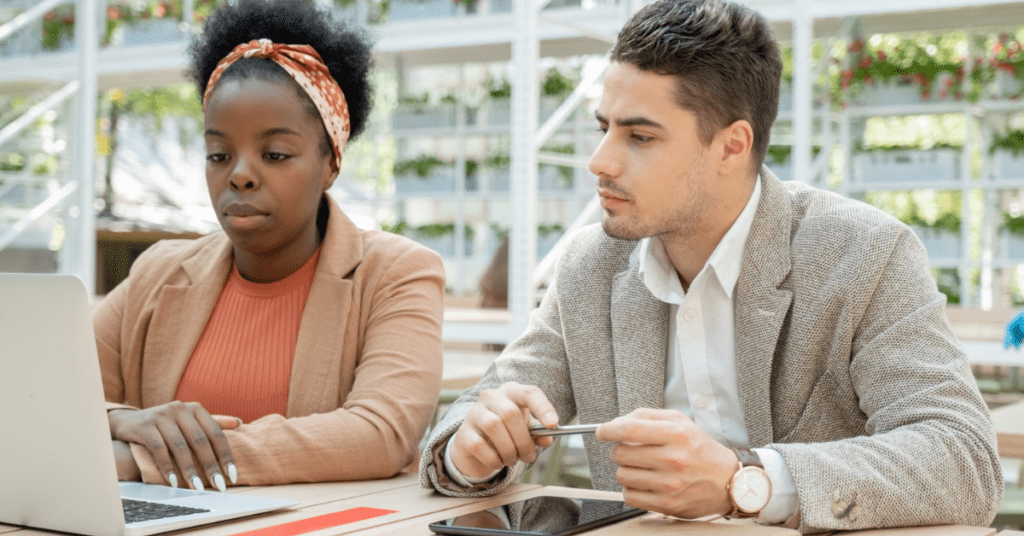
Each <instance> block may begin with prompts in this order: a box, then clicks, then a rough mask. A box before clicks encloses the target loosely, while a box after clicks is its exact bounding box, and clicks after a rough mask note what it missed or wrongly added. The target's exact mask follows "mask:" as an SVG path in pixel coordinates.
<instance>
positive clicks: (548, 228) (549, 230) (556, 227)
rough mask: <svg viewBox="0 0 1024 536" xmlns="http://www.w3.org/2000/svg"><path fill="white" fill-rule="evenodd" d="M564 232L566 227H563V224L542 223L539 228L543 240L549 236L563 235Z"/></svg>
mask: <svg viewBox="0 0 1024 536" xmlns="http://www.w3.org/2000/svg"><path fill="white" fill-rule="evenodd" d="M564 232H565V227H562V224H560V223H549V224H543V223H542V224H540V225H538V226H537V234H538V235H540V236H541V237H542V238H546V237H547V236H548V235H551V234H562V233H564Z"/></svg>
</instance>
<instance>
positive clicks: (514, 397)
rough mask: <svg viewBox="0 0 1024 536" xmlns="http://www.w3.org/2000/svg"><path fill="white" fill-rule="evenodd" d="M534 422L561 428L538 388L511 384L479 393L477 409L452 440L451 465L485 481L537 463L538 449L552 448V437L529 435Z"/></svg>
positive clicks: (475, 407)
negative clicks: (518, 466)
mask: <svg viewBox="0 0 1024 536" xmlns="http://www.w3.org/2000/svg"><path fill="white" fill-rule="evenodd" d="M531 418H533V419H536V420H537V421H539V422H540V423H541V424H542V425H544V426H545V427H547V428H552V427H554V426H557V425H558V414H557V413H555V408H554V407H553V406H552V405H551V402H549V401H548V397H546V396H544V393H543V392H542V391H541V390H540V389H539V388H537V387H534V386H532V385H521V384H518V383H515V382H508V383H506V384H504V385H502V386H501V387H499V388H497V389H487V390H484V391H483V392H482V393H480V399H479V400H478V401H477V403H476V405H475V406H473V408H472V409H470V410H469V413H467V414H466V420H465V421H463V422H462V426H460V427H459V429H458V430H457V431H456V432H455V436H454V437H452V439H451V441H452V445H451V456H452V463H454V464H455V467H457V468H458V469H459V471H460V472H461V473H462V474H463V475H465V476H468V477H470V478H484V477H487V476H489V475H491V474H494V473H495V472H497V471H498V470H500V469H501V468H502V467H512V466H513V465H515V464H516V462H517V461H519V460H522V461H524V462H526V463H532V462H533V461H534V460H535V459H537V451H536V447H538V446H539V447H549V446H551V443H552V442H553V441H554V439H553V438H551V437H538V438H534V437H532V436H531V435H530V431H529V426H530V420H531Z"/></svg>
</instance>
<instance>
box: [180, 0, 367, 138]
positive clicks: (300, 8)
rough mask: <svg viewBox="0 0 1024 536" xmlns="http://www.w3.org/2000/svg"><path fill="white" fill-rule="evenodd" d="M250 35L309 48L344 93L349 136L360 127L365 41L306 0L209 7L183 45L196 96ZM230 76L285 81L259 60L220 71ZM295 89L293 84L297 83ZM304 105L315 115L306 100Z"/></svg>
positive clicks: (267, 0)
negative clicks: (211, 10)
mask: <svg viewBox="0 0 1024 536" xmlns="http://www.w3.org/2000/svg"><path fill="white" fill-rule="evenodd" d="M253 39H270V40H271V41H273V42H275V43H286V44H294V45H310V46H312V47H313V49H314V50H316V51H317V53H318V54H320V57H321V58H323V60H324V63H325V64H326V65H327V68H328V69H329V70H330V72H331V76H332V77H334V79H335V80H336V81H337V82H338V85H339V86H340V87H341V90H342V92H343V93H344V94H345V100H346V101H347V102H348V109H349V122H350V123H351V132H350V134H349V139H352V138H355V137H356V136H358V135H359V134H360V133H361V132H362V131H363V128H364V127H365V126H366V119H367V117H368V116H369V115H370V108H371V107H372V105H373V103H372V99H371V94H370V82H369V79H368V75H369V72H370V68H371V67H372V66H373V53H372V50H371V42H370V39H369V37H368V36H367V35H366V33H365V32H364V31H362V30H358V29H354V28H351V27H349V26H347V25H345V24H343V23H342V22H340V21H336V20H334V19H333V18H332V17H331V16H330V14H328V13H326V12H324V11H321V10H319V9H317V8H316V7H315V6H314V5H313V3H312V2H310V1H309V0H239V2H237V3H232V4H227V5H225V6H224V7H221V8H219V9H218V10H217V11H215V12H214V13H213V14H212V15H211V16H210V18H209V19H207V20H206V23H205V25H204V26H203V32H202V33H201V34H200V35H199V36H197V37H196V38H195V39H194V40H193V41H192V43H191V45H190V46H189V52H188V54H189V69H188V75H189V77H190V78H191V79H192V81H193V82H195V84H196V86H197V87H198V88H199V95H200V96H201V95H203V94H204V93H205V92H206V85H207V83H208V82H209V80H210V75H211V74H213V70H214V69H215V68H216V67H217V63H218V62H220V60H222V59H223V58H224V57H225V56H227V55H228V54H229V53H230V52H231V51H232V50H233V49H234V48H235V47H236V46H238V45H240V44H242V43H248V42H249V41H252V40H253ZM235 77H242V78H246V77H256V78H260V79H266V80H271V79H281V78H287V79H289V80H291V77H290V76H288V74H287V73H286V72H285V71H284V69H283V68H281V67H280V66H279V65H277V64H276V63H273V62H271V61H269V60H259V59H251V60H242V61H239V62H237V63H235V64H233V65H232V66H231V67H230V68H228V70H227V72H225V73H224V78H225V79H229V78H235ZM295 87H296V88H298V87H299V86H298V84H297V83H296V84H295ZM300 91H301V90H300ZM303 96H304V97H305V94H303ZM306 98H307V100H309V99H308V97H306ZM308 105H309V107H310V110H311V112H312V113H313V114H314V115H317V114H316V108H315V107H313V101H312V100H309V102H308ZM317 117H319V115H317Z"/></svg>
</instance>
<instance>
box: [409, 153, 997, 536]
mask: <svg viewBox="0 0 1024 536" xmlns="http://www.w3.org/2000/svg"><path fill="white" fill-rule="evenodd" d="M761 176H762V196H761V200H760V203H759V205H758V207H757V213H756V215H755V217H754V222H753V225H752V228H751V230H750V235H749V238H748V239H747V244H746V247H745V250H744V257H743V265H742V266H743V267H742V270H741V273H740V277H739V281H738V282H737V288H736V360H737V369H738V372H739V385H740V395H741V401H742V406H743V416H744V420H745V423H746V427H747V436H748V438H749V441H750V445H751V446H752V447H770V448H774V449H776V450H778V451H779V452H780V453H781V454H782V456H783V458H784V459H785V460H786V464H787V466H788V467H789V470H790V472H791V473H792V475H793V480H794V481H795V483H796V487H797V491H798V493H799V508H800V513H801V523H800V530H801V531H803V532H817V531H825V530H851V529H864V528H874V527H889V526H906V525H930V524H940V523H956V524H971V525H988V524H989V523H990V522H991V520H992V518H993V516H994V515H995V512H996V509H997V507H998V505H999V500H1000V497H1001V495H1002V489H1003V486H1002V473H1001V469H1000V466H999V459H998V456H997V453H996V441H995V433H994V431H993V428H992V422H991V418H990V416H989V413H988V409H987V407H986V406H985V404H984V402H983V401H982V399H981V395H980V393H979V392H978V389H977V387H976V385H975V383H974V380H973V377H972V376H971V372H970V369H969V368H968V364H967V359H966V355H965V353H964V350H963V348H962V346H961V345H960V343H959V342H958V341H957V340H956V338H955V337H954V336H953V334H952V332H951V330H950V326H949V322H948V321H947V319H946V316H945V313H944V310H943V306H944V304H945V298H944V297H943V296H942V295H941V294H940V293H939V292H938V291H937V290H936V286H935V281H934V279H933V278H932V275H931V273H930V272H929V268H928V260H927V254H926V252H925V250H924V248H923V247H922V245H921V243H920V241H918V240H917V238H916V236H915V235H914V233H913V232H912V231H911V230H910V229H909V228H908V227H907V226H906V225H903V224H902V223H900V222H899V221H898V220H896V219H895V218H893V217H891V216H889V215H887V214H885V213H884V212H882V211H880V210H877V209H875V208H872V207H870V206H868V205H866V204H864V203H860V202H858V201H853V200H850V199H847V198H845V197H842V196H839V195H836V194H833V193H830V192H825V191H821V190H817V189H814V188H811V187H809V186H806V185H802V184H799V183H782V182H780V181H779V180H778V179H777V178H775V176H774V175H772V174H771V173H770V172H769V171H767V169H762V173H761ZM637 244H638V242H636V241H626V240H619V239H615V238H611V237H609V236H607V235H606V234H605V233H604V232H603V231H602V229H601V228H600V226H596V225H595V226H592V227H589V228H586V229H584V230H582V231H581V232H579V233H578V234H577V235H576V236H575V237H574V238H573V240H572V241H571V242H570V244H569V245H568V248H567V249H566V250H565V252H564V253H563V254H562V257H561V258H560V259H559V264H558V268H557V271H556V275H555V278H554V282H553V283H552V285H551V287H550V288H549V289H548V292H547V294H546V295H545V297H544V300H543V302H542V303H541V306H540V307H539V308H538V309H537V310H536V311H534V312H533V314H532V316H531V318H530V323H529V327H528V328H527V331H526V332H525V333H524V334H523V335H522V336H521V337H520V338H519V339H518V340H516V341H515V342H514V343H513V344H511V345H510V346H509V347H508V348H507V349H506V350H505V352H504V353H503V354H502V355H501V357H500V358H499V359H498V360H497V361H496V362H495V363H494V365H493V366H491V368H490V369H489V370H488V371H487V373H486V374H485V376H484V377H483V379H482V380H481V381H480V383H479V384H478V385H477V386H475V387H474V388H471V389H469V390H468V391H467V392H466V393H464V394H463V396H462V397H461V398H459V400H458V401H456V402H455V404H454V405H453V406H452V407H451V409H450V410H449V411H448V413H447V414H446V415H445V416H444V418H443V419H442V420H441V422H440V423H439V424H438V426H437V427H436V428H435V429H434V432H433V433H432V435H431V437H430V440H429V443H428V445H427V447H426V448H425V450H424V452H423V455H422V458H421V464H420V479H421V483H422V484H423V485H424V486H425V487H431V486H433V487H434V488H436V489H437V490H438V491H440V492H441V493H444V494H449V495H459V496H471V495H485V494H490V493H495V492H496V491H497V490H498V489H500V488H501V487H503V486H506V485H508V484H509V482H510V481H511V480H512V478H513V475H512V471H505V473H503V474H502V475H499V477H498V479H497V482H496V483H494V484H491V485H489V486H475V487H474V488H471V489H465V488H460V487H459V486H458V485H456V484H454V483H453V482H451V481H450V480H449V479H448V478H447V476H446V475H445V474H444V473H443V471H441V470H440V469H439V467H438V463H439V462H440V454H441V453H443V450H442V449H440V447H441V446H443V445H444V444H445V443H446V442H447V439H448V437H449V436H450V435H451V434H452V433H453V432H454V431H455V430H456V429H457V428H458V426H459V424H460V423H461V422H462V419H463V418H464V416H465V414H466V412H467V411H468V410H469V408H470V407H471V406H472V405H473V404H474V403H475V402H476V400H477V398H478V396H479V393H480V391H481V390H483V389H489V388H495V387H498V386H499V385H501V384H503V383H505V382H508V381H517V382H519V383H524V384H532V385H536V386H538V387H540V388H541V389H542V390H543V391H544V393H545V394H546V395H547V396H548V398H549V399H550V401H551V402H552V404H553V405H554V407H555V408H556V410H557V411H558V416H559V422H569V421H570V420H572V418H573V417H576V416H578V417H579V419H580V422H583V423H600V422H605V421H608V420H611V419H613V418H615V417H617V416H620V415H625V414H627V413H629V412H631V411H633V410H635V409H637V408H644V407H648V408H660V407H662V405H663V398H664V389H665V359H666V356H667V355H668V350H667V341H668V305H667V304H665V303H663V302H660V301H658V300H657V299H656V298H654V296H652V295H651V293H650V292H649V291H648V290H647V287H646V286H645V285H644V284H643V282H642V281H641V280H640V278H639V276H638V262H639V259H638V250H639V248H638V247H637ZM584 441H585V444H586V450H587V459H588V460H589V464H590V469H591V474H592V477H593V482H594V487H595V488H597V489H605V490H619V489H621V487H620V486H619V484H618V483H617V482H616V480H615V470H616V466H615V465H614V464H613V463H611V461H610V460H609V451H610V449H611V446H612V445H611V444H606V443H602V442H600V441H597V440H596V439H594V438H593V436H585V439H584ZM853 497H856V504H857V505H859V507H860V508H859V509H858V511H857V512H856V515H849V514H847V515H844V516H843V517H837V515H836V514H834V513H833V512H834V511H839V510H842V508H836V509H834V508H833V506H834V505H836V504H838V503H840V502H844V501H849V500H850V499H851V498H853ZM844 504H845V503H844Z"/></svg>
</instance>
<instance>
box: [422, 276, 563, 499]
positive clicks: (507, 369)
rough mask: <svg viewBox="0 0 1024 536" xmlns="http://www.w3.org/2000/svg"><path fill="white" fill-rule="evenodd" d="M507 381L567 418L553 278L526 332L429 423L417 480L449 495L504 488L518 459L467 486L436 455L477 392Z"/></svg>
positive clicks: (478, 493) (475, 494)
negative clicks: (529, 389)
mask: <svg viewBox="0 0 1024 536" xmlns="http://www.w3.org/2000/svg"><path fill="white" fill-rule="evenodd" d="M511 381H514V382H518V383H521V384H524V385H536V386H538V387H540V389H541V390H542V391H543V392H544V394H545V395H546V396H547V398H548V400H549V401H550V402H551V404H552V405H553V406H554V408H555V411H556V412H557V413H558V419H559V422H568V421H570V420H572V419H573V417H575V415H576V406H575V402H574V399H573V396H572V388H571V385H572V382H571V380H570V377H569V367H568V363H567V361H566V353H565V344H564V341H563V339H562V323H561V316H560V310H559V300H558V288H557V281H556V282H555V283H553V284H552V285H551V287H549V288H548V291H547V292H546V293H545V295H544V299H543V300H542V301H541V305H540V307H538V308H537V309H535V310H534V311H533V312H532V313H531V315H530V320H529V324H528V326H527V329H526V332H525V333H524V334H523V335H522V336H521V337H519V338H518V339H516V340H515V342H513V343H512V344H511V345H509V346H508V347H507V348H506V349H505V351H504V352H502V354H501V356H499V357H498V359H497V360H495V362H494V364H492V365H491V367H490V368H489V369H488V370H487V372H486V373H484V376H483V378H481V380H480V381H479V382H478V383H477V384H476V385H475V386H474V387H471V388H470V389H467V390H466V391H465V392H464V393H463V394H462V396H460V397H459V399H458V400H456V401H455V403H454V404H452V406H451V407H450V408H449V409H448V411H447V413H445V415H444V417H443V418H442V419H441V421H440V422H438V424H437V426H436V427H435V428H434V430H433V432H432V433H431V435H430V439H429V440H428V442H427V446H426V447H425V448H424V449H423V452H422V453H421V455H420V485H421V486H423V487H424V488H434V489H436V490H437V491H439V492H440V493H442V494H444V495H449V496H453V497H485V496H489V495H494V494H496V493H498V492H499V491H501V490H502V489H504V488H505V487H506V486H508V485H509V484H511V483H512V481H513V480H515V478H516V477H518V476H519V474H520V472H521V470H524V469H525V468H526V466H525V465H523V464H519V465H517V467H516V469H518V470H512V469H509V468H506V469H504V470H502V471H501V472H500V473H498V475H497V476H496V477H495V478H494V480H492V481H490V482H486V483H483V484H477V485H474V486H471V487H469V488H462V487H460V486H459V485H458V484H457V483H455V482H454V481H452V480H451V479H450V478H448V476H447V474H446V473H445V471H444V460H443V458H442V456H443V455H444V449H445V446H446V445H447V444H448V440H449V438H450V437H451V436H452V434H454V433H455V431H456V430H458V428H459V426H461V425H462V421H463V420H464V419H465V417H466V413H468V412H469V410H470V408H472V407H473V405H474V404H476V402H477V400H478V399H479V398H480V393H481V392H482V391H483V390H484V389H495V388H497V387H500V386H501V385H502V384H504V383H507V382H511Z"/></svg>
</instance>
